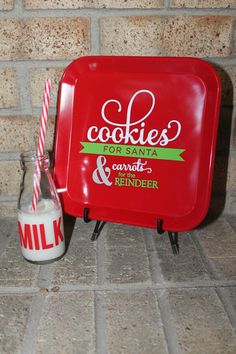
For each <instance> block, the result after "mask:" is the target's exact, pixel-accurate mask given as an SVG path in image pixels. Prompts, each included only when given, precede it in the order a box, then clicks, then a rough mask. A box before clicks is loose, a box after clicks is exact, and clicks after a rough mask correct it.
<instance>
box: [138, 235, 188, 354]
mask: <svg viewBox="0 0 236 354" xmlns="http://www.w3.org/2000/svg"><path fill="white" fill-rule="evenodd" d="M143 234H144V238H145V244H146V249H147V254H148V260H149V269H150V273H151V278H152V281H153V282H154V283H155V284H158V282H159V284H161V285H164V286H165V287H166V282H165V280H164V277H163V274H162V271H161V265H160V260H159V258H158V254H157V251H156V246H155V243H154V240H153V233H152V231H151V230H150V229H143ZM156 302H157V303H156V306H158V307H159V310H160V315H161V321H162V324H163V329H164V335H165V339H166V345H167V348H168V352H169V354H181V350H180V347H179V344H178V338H177V333H176V328H175V325H174V323H173V320H171V318H172V316H171V309H170V304H169V300H168V290H167V289H161V290H159V291H157V293H156Z"/></svg>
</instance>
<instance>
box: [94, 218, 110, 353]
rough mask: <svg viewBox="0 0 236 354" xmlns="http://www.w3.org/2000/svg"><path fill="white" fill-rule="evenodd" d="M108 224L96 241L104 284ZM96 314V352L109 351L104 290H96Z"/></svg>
mask: <svg viewBox="0 0 236 354" xmlns="http://www.w3.org/2000/svg"><path fill="white" fill-rule="evenodd" d="M107 226H108V225H105V226H104V229H103V230H102V232H101V235H100V236H99V237H98V239H97V240H96V241H95V242H96V251H97V252H96V254H97V258H96V259H97V267H96V268H97V285H98V286H99V285H100V286H102V285H103V284H104V283H105V279H106V269H105V263H104V259H105V245H106V240H105V238H106V236H107ZM94 314H95V324H94V325H95V332H96V336H95V337H96V354H106V353H107V338H106V304H105V299H104V293H103V292H102V291H97V290H95V291H94Z"/></svg>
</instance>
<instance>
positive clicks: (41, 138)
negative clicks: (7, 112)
mask: <svg viewBox="0 0 236 354" xmlns="http://www.w3.org/2000/svg"><path fill="white" fill-rule="evenodd" d="M50 90H51V81H50V80H46V82H45V85H44V95H43V107H42V113H41V118H40V129H39V140H38V146H37V158H38V157H39V156H43V154H44V147H45V138H46V126H47V120H48V108H49V101H50ZM40 179H41V174H40V161H39V159H37V167H36V173H35V176H34V193H33V198H32V210H33V211H35V210H36V208H37V204H38V199H39V193H40Z"/></svg>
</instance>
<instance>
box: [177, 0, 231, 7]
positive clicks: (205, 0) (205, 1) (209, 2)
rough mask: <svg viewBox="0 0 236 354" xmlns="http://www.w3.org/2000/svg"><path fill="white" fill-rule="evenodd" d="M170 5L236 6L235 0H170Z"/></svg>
mask: <svg viewBox="0 0 236 354" xmlns="http://www.w3.org/2000/svg"><path fill="white" fill-rule="evenodd" d="M170 7H190V8H193V7H196V8H197V7H200V8H227V7H228V8H235V7H236V3H235V0H170Z"/></svg>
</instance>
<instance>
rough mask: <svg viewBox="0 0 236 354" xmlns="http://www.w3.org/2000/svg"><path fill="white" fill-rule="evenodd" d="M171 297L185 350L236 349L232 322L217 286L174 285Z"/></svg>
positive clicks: (212, 352)
mask: <svg viewBox="0 0 236 354" xmlns="http://www.w3.org/2000/svg"><path fill="white" fill-rule="evenodd" d="M169 301H170V306H171V309H172V314H173V317H174V321H175V325H176V330H177V335H178V341H179V344H180V346H181V352H182V353H185V354H193V353H194V354H195V353H199V354H200V353H202V354H203V353H204V354H206V353H207V354H216V353H218V354H220V353H222V354H223V353H225V354H226V353H227V354H233V353H235V352H236V339H235V336H234V333H233V330H232V327H231V324H230V322H229V319H228V317H227V315H226V313H225V310H224V307H223V305H222V303H221V302H220V300H219V298H218V297H217V295H216V293H215V291H214V289H212V288H202V289H201V288H199V289H196V288H195V289H194V288H193V289H173V290H170V292H169Z"/></svg>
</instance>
